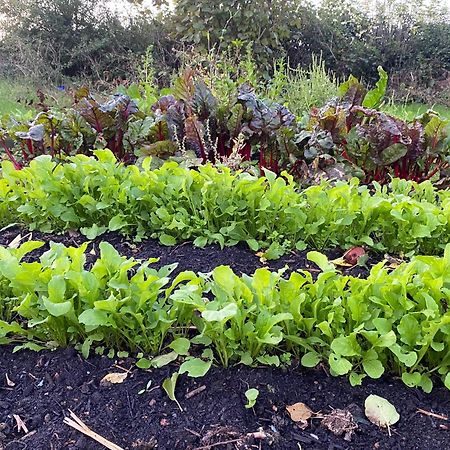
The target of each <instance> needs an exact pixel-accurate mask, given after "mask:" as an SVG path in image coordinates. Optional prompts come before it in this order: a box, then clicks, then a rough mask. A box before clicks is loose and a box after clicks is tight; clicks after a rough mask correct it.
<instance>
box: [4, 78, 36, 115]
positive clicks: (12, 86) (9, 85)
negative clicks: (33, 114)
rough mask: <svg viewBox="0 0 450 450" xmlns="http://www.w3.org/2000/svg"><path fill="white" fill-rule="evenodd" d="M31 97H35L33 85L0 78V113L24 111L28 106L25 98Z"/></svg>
mask: <svg viewBox="0 0 450 450" xmlns="http://www.w3.org/2000/svg"><path fill="white" fill-rule="evenodd" d="M33 97H35V93H34V89H33V87H31V86H29V85H25V84H23V83H19V82H14V81H10V80H5V79H0V115H2V114H6V113H14V112H19V113H24V112H26V111H27V110H29V109H30V107H29V106H27V105H26V104H25V100H26V99H29V98H33ZM18 100H20V102H18Z"/></svg>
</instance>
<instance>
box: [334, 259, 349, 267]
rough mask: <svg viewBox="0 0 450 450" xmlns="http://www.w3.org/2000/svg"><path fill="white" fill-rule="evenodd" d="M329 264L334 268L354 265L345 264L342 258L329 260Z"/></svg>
mask: <svg viewBox="0 0 450 450" xmlns="http://www.w3.org/2000/svg"><path fill="white" fill-rule="evenodd" d="M330 262H332V263H333V264H334V265H335V266H340V267H353V266H354V264H349V263H348V262H346V261H345V260H344V258H336V259H333V260H331V261H330Z"/></svg>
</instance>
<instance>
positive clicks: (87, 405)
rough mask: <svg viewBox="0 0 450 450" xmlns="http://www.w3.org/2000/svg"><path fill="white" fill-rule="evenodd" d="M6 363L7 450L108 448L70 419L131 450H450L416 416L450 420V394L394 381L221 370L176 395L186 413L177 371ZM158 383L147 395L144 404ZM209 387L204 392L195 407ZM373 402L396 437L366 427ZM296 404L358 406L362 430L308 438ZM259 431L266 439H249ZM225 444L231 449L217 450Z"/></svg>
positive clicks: (317, 425)
mask: <svg viewBox="0 0 450 450" xmlns="http://www.w3.org/2000/svg"><path fill="white" fill-rule="evenodd" d="M0 362H1V366H0V430H1V431H0V449H2V450H24V449H39V450H44V449H67V450H75V449H83V450H90V449H101V448H103V447H102V446H101V445H100V444H97V443H95V442H94V441H92V440H91V439H90V438H87V437H84V436H83V435H82V434H81V433H80V432H78V431H76V430H73V429H72V428H70V427H69V426H68V425H65V424H64V423H63V419H64V417H65V416H67V415H68V414H69V410H71V411H73V412H74V413H75V414H76V415H77V416H78V417H79V418H80V419H81V420H82V421H83V422H85V424H86V425H87V426H89V427H90V428H91V429H92V430H94V431H96V432H97V433H99V434H100V435H102V436H103V437H105V438H107V439H109V440H110V441H111V442H114V443H115V444H117V445H119V446H121V447H123V448H124V449H138V450H144V449H152V448H158V449H162V450H169V449H170V450H172V449H183V450H188V449H190V450H193V449H209V448H212V449H230V450H231V449H250V448H255V449H280V450H281V449H286V450H287V449H321V450H322V449H324V450H338V449H361V450H363V449H364V450H367V449H390V450H395V449H408V450H413V449H417V450H419V449H420V450H425V449H426V450H445V449H448V448H450V423H449V422H448V421H446V420H443V419H438V418H434V417H431V416H428V415H424V414H421V413H418V412H417V409H418V408H421V409H422V410H425V411H429V412H431V411H432V412H434V413H436V414H440V415H445V416H447V417H448V416H450V393H449V391H448V390H446V389H445V388H444V387H439V386H438V387H435V389H434V390H433V393H432V394H430V395H426V394H424V393H422V392H421V391H419V390H416V389H409V388H407V387H406V386H405V385H404V384H403V383H402V382H401V381H399V380H393V379H391V378H384V379H382V380H377V381H374V380H369V381H366V382H364V385H363V386H361V387H354V388H352V387H350V385H349V383H348V382H347V380H346V379H344V378H333V377H329V376H328V375H327V374H326V373H325V371H324V370H323V369H316V370H306V371H304V370H302V369H290V370H282V369H270V368H269V369H268V368H265V369H249V368H243V367H242V368H241V367H240V368H233V369H228V370H219V369H213V370H211V371H210V372H209V373H208V374H207V375H206V376H205V377H204V378H200V379H189V378H187V377H186V376H184V375H182V376H180V378H179V380H178V384H177V390H176V395H177V398H178V400H179V402H180V404H181V406H182V408H183V412H181V411H180V410H179V409H178V407H177V405H176V404H175V403H174V402H171V401H170V400H169V399H168V397H167V395H166V394H165V392H164V391H163V390H162V389H161V387H160V386H161V384H162V381H163V380H164V379H165V378H166V377H168V376H169V375H170V374H171V373H172V372H173V371H174V370H175V368H174V367H166V368H162V369H158V370H156V369H155V370H152V371H142V370H139V369H135V368H134V366H133V362H134V361H133V360H131V359H124V360H116V361H113V360H111V359H108V358H106V357H94V358H91V359H89V360H84V359H83V358H82V357H81V356H80V355H78V354H77V353H76V352H75V351H74V350H58V351H55V352H42V353H32V352H29V351H23V352H20V353H16V354H12V352H11V348H8V347H3V348H2V347H0ZM122 368H123V369H124V370H125V369H130V368H131V371H130V372H129V373H128V377H127V379H126V380H125V381H124V382H123V383H122V384H114V385H110V386H108V387H104V386H102V385H101V384H100V380H101V379H102V378H103V377H104V376H105V375H106V374H108V373H111V372H123V371H124V370H122ZM6 375H7V376H8V378H7V377H6ZM8 380H9V381H8ZM150 380H151V385H149V388H148V390H147V391H146V392H145V393H141V394H139V391H141V390H142V389H145V387H146V386H147V385H148V382H149V381H150ZM201 386H204V387H205V388H204V390H203V391H201V392H198V393H197V394H196V395H193V396H192V397H190V398H186V394H187V393H190V392H192V391H194V390H195V389H197V388H199V387H201ZM249 387H253V388H257V389H259V391H260V395H259V398H258V399H257V402H256V405H255V407H254V409H246V408H245V407H244V405H245V402H246V400H245V397H244V393H245V391H246V390H247V389H248V388H249ZM369 394H377V395H380V396H382V397H384V398H386V399H388V400H389V401H390V402H391V403H393V404H394V405H395V407H396V408H397V410H398V412H399V414H400V417H401V418H400V421H399V422H398V423H397V424H396V425H394V426H392V427H391V430H390V431H391V436H389V434H388V431H387V430H385V429H379V428H378V427H377V426H375V425H373V424H372V423H370V422H368V421H367V419H366V418H365V416H364V412H363V411H364V401H365V399H366V397H367V396H368V395H369ZM188 397H189V396H188ZM296 402H304V403H305V404H306V405H308V406H309V407H310V408H311V409H312V410H313V411H314V412H320V414H321V415H325V414H328V413H330V412H331V411H332V410H333V409H335V408H347V407H349V406H350V410H351V411H352V412H353V414H354V417H355V418H356V423H357V426H358V428H357V430H356V432H355V433H354V435H353V436H352V438H351V441H350V442H348V441H346V440H344V439H343V437H342V436H335V435H334V434H333V433H332V432H331V431H329V430H327V429H325V428H324V427H323V426H322V425H321V419H320V418H316V419H310V420H309V422H308V426H307V427H306V428H305V429H303V430H302V429H301V428H300V427H299V426H298V425H296V424H295V423H294V422H293V421H292V420H291V419H290V417H289V415H288V414H287V412H286V409H285V408H286V406H287V405H292V404H294V403H296ZM13 415H16V416H19V417H20V419H22V420H23V422H24V423H25V425H26V427H27V429H28V434H27V433H25V432H24V431H23V430H21V431H20V432H19V431H18V430H17V425H16V419H15V418H14V416H13ZM258 430H260V431H262V434H261V436H262V437H263V439H256V438H254V437H253V436H251V435H250V434H249V433H254V432H257V431H258ZM226 441H232V442H230V443H229V444H224V443H223V444H219V445H214V446H212V447H211V445H212V444H218V443H219V442H226Z"/></svg>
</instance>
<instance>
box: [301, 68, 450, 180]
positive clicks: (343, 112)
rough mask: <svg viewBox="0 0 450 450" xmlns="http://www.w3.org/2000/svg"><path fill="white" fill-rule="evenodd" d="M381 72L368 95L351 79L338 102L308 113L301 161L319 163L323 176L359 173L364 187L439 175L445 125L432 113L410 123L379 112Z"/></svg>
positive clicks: (447, 143) (447, 142)
mask: <svg viewBox="0 0 450 450" xmlns="http://www.w3.org/2000/svg"><path fill="white" fill-rule="evenodd" d="M379 74H380V79H379V81H378V83H377V85H376V87H375V88H374V89H372V90H370V91H368V92H367V91H366V90H365V89H364V87H363V86H362V85H361V84H360V83H359V82H358V80H356V78H354V77H350V78H349V79H348V80H347V81H346V82H345V83H343V84H342V85H341V87H340V91H339V94H340V98H339V99H337V100H333V101H331V102H329V103H328V104H326V105H325V106H323V107H322V108H316V109H313V110H312V113H311V118H310V122H309V125H308V130H307V131H305V132H303V133H301V134H300V136H299V139H300V140H301V141H303V142H304V145H305V147H306V148H305V153H304V155H305V158H306V159H307V160H310V161H311V160H313V161H316V164H317V161H323V162H324V164H326V165H328V166H330V167H328V169H327V170H326V171H325V173H328V174H330V171H331V170H334V173H336V172H337V171H338V173H339V172H340V173H341V177H343V176H348V173H352V172H354V173H357V172H358V170H359V169H360V170H362V172H363V174H361V175H360V176H361V178H362V179H363V180H364V182H365V183H368V182H371V181H377V182H379V183H382V184H385V183H387V182H389V180H390V178H391V177H394V176H395V177H399V178H403V179H410V180H414V181H419V182H420V181H424V180H428V179H431V178H433V177H438V176H439V175H440V173H441V172H443V171H444V170H445V169H446V168H447V167H448V165H449V162H450V134H449V123H448V121H447V120H444V119H442V118H441V117H439V115H438V114H436V113H434V112H431V111H430V112H428V113H425V114H423V115H422V116H419V117H416V118H415V119H414V120H413V121H411V122H406V121H403V120H401V119H398V118H395V117H392V116H389V115H387V114H385V113H384V112H381V111H378V110H377V109H376V108H377V107H379V106H380V104H381V102H382V98H383V96H384V92H385V90H386V85H387V74H386V72H384V71H383V70H382V69H381V68H379ZM309 175H310V174H309ZM310 176H311V175H310Z"/></svg>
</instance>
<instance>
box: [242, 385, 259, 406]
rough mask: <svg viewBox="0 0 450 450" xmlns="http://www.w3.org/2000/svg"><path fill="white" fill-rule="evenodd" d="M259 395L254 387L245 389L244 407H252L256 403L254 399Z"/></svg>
mask: <svg viewBox="0 0 450 450" xmlns="http://www.w3.org/2000/svg"><path fill="white" fill-rule="evenodd" d="M258 397H259V391H258V389H255V388H250V389H247V390H246V391H245V398H246V399H247V404H246V405H245V407H246V408H247V409H250V408H253V407H254V406H255V404H256V400H257V398H258Z"/></svg>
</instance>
